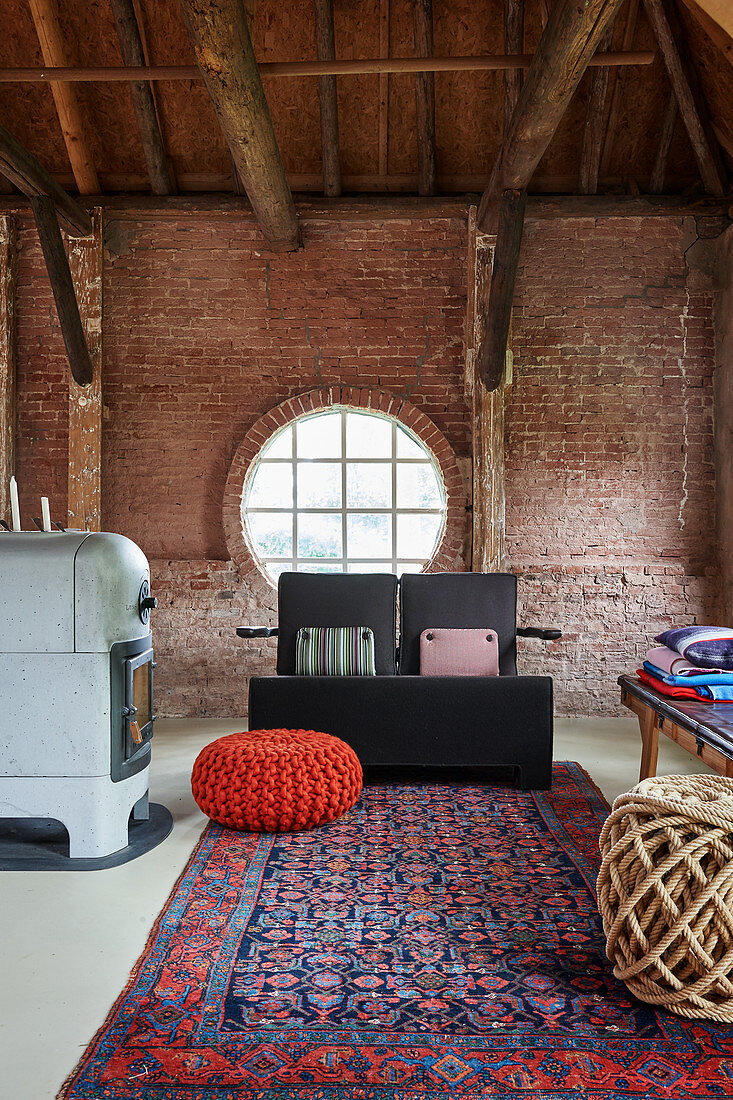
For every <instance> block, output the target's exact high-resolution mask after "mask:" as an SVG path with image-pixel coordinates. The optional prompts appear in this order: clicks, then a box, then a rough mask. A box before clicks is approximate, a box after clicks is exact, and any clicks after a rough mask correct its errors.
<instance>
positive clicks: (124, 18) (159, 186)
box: [110, 0, 176, 195]
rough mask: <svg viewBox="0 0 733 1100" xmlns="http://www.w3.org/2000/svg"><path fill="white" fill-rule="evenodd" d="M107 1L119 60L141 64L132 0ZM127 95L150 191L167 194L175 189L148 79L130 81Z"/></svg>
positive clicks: (144, 61) (141, 49)
mask: <svg viewBox="0 0 733 1100" xmlns="http://www.w3.org/2000/svg"><path fill="white" fill-rule="evenodd" d="M110 3H111V6H112V14H113V16H114V20H115V26H116V27H117V38H118V40H119V43H120V51H121V53H122V60H123V61H124V62H125V65H145V63H146V57H145V50H144V47H143V40H142V36H141V33H140V27H139V25H138V21H137V15H136V12H135V5H134V3H133V0H110ZM130 96H131V98H132V106H133V110H134V111H135V119H136V121H137V129H138V133H139V135H140V144H141V145H142V149H143V156H144V157H145V166H146V168H147V170H148V176H149V177H150V185H151V188H152V191H153V194H154V195H171V194H173V193H174V192H175V190H176V185H175V180H174V179H173V174H172V172H171V170H170V168H169V166H168V160H167V158H166V155H165V148H164V146H163V135H162V133H161V130H160V123H159V121H158V114H157V111H156V109H155V99H154V97H153V89H152V86H151V84H150V82H149V81H147V80H133V81H131V82H130Z"/></svg>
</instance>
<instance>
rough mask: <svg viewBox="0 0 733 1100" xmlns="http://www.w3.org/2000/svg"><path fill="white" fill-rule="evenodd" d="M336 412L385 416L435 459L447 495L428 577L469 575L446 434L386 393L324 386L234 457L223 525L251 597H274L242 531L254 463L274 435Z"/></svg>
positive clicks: (266, 423)
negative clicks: (244, 493) (407, 431)
mask: <svg viewBox="0 0 733 1100" xmlns="http://www.w3.org/2000/svg"><path fill="white" fill-rule="evenodd" d="M332 408H348V409H354V410H355V411H361V412H373V413H381V414H382V415H384V416H390V417H393V418H394V419H395V420H397V421H398V422H399V423H400V424H404V425H405V427H406V428H409V429H410V431H412V432H413V433H414V434H415V435H416V436H417V438H418V439H419V440H420V442H421V443H422V444H423V446H424V447H425V448H426V449H427V450H428V451H429V452H430V454H431V455H432V457H433V458H434V459H435V462H436V464H437V466H438V468H439V470H440V473H441V476H442V478H443V484H444V486H445V495H446V521H445V528H444V530H443V537H442V538H441V540H440V542H439V543H438V546H437V549H436V551H435V553H434V554H433V557H432V558H431V560H430V562H429V563H428V565H427V567H426V572H431V573H439V572H444V571H446V570H463V569H465V568H466V563H465V554H466V548H465V544H466V537H467V533H468V531H469V529H470V524H469V523H468V521H467V518H466V507H467V504H468V499H467V495H466V487H465V484H464V481H463V477H462V476H461V472H460V470H459V468H458V464H457V462H456V457H455V454H454V452H453V448H452V447H451V445H450V443H449V442H448V440H447V439H446V438H445V436H444V435H443V433H442V432H441V431H440V430H439V429H438V428H437V427H436V426H435V424H434V423H433V422H432V420H430V419H429V417H427V416H426V415H425V413H423V412H420V410H419V409H417V408H415V406H414V405H411V404H410V403H409V401H406V400H405V399H404V398H402V397H398V396H396V395H395V394H391V393H388V392H387V391H386V390H379V389H373V388H370V389H358V388H353V387H351V386H326V387H324V388H322V389H316V390H310V391H309V392H308V393H301V394H298V395H297V396H296V397H290V398H288V400H287V401H283V403H282V404H280V405H277V406H275V408H273V409H271V410H270V411H269V412H268V413H265V415H264V416H262V417H260V419H259V420H258V421H256V423H255V424H253V425H252V427H251V428H250V429H249V431H248V432H247V434H246V435H245V436H244V438H243V440H242V442H241V443H240V444H239V446H238V448H237V450H236V452H235V455H234V458H233V460H232V464H231V466H230V468H229V474H228V477H227V482H226V488H225V490H224V502H223V509H222V521H223V525H224V537H225V538H226V543H227V548H228V550H229V554H230V556H231V559H232V561H234V562H235V563H236V565H237V566H238V568H239V571H240V575H241V577H242V580H243V581H244V582H245V583H246V584H247V585H248V586H249V587H250V589H251V590H252V591H253V593H255V592H259V593H261V594H262V595H263V596H264V595H267V596H270V595H271V593H272V590H273V585H272V581H270V580H269V578H267V577H266V576H265V574H264V572H263V570H262V567H261V566H260V564H259V562H258V561H257V559H256V557H255V556H254V554H253V552H252V550H251V548H250V546H249V543H248V540H247V536H246V533H245V529H244V519H243V516H242V491H243V489H244V485H245V482H246V480H247V476H248V474H249V471H250V468H251V466H252V463H253V462H254V461H255V459H256V458H257V457H258V455H259V453H260V451H261V450H262V448H263V447H264V446H265V444H266V443H267V442H269V440H270V439H271V437H272V436H273V435H274V434H275V432H278V431H280V429H281V428H284V427H286V426H287V425H288V424H292V423H293V422H294V421H296V420H299V419H300V418H301V417H303V416H308V415H310V414H311V413H317V412H325V411H327V410H329V409H332Z"/></svg>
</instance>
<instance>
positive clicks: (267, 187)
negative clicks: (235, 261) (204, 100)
mask: <svg viewBox="0 0 733 1100" xmlns="http://www.w3.org/2000/svg"><path fill="white" fill-rule="evenodd" d="M181 11H182V13H183V17H184V20H185V22H186V25H187V27H188V33H189V37H190V39H191V44H192V46H193V50H194V53H195V55H196V61H197V63H198V66H199V69H200V70H201V75H202V76H203V78H204V83H205V84H206V88H207V91H208V93H209V96H210V98H211V101H212V103H213V105H214V110H215V111H216V115H217V118H218V119H219V125H220V126H221V129H222V131H223V133H224V136H225V138H226V140H227V144H228V145H229V148H230V150H231V154H232V157H233V158H234V162H235V164H236V166H237V171H238V172H239V175H240V177H241V180H242V183H243V185H244V187H245V189H246V191H247V195H248V197H249V201H250V202H251V203H252V208H253V210H254V211H255V214H256V216H257V221H258V223H259V225H260V228H261V230H262V232H263V234H264V236H265V238H266V240H267V242H268V244H269V246H270V247H271V248H273V249H275V250H286V251H288V250H293V249H295V248H298V247H299V246H300V230H299V228H298V218H297V215H296V213H295V206H294V204H293V196H292V194H291V193H290V186H289V184H288V181H287V178H286V176H285V168H284V167H283V162H282V157H281V156H280V150H279V148H278V144H277V139H276V137H275V130H274V128H273V125H272V118H271V117H270V108H269V107H268V105H267V99H266V97H265V91H264V88H263V87H262V80H261V79H260V73H259V69H258V67H257V61H256V60H255V55H254V50H253V49H252V40H251V38H250V34H249V27H248V26H247V17H246V14H245V9H244V5H243V4H242V0H181Z"/></svg>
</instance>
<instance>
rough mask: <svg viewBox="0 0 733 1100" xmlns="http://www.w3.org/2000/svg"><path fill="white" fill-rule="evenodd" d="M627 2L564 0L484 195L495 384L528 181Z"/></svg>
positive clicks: (482, 364) (485, 357)
mask: <svg viewBox="0 0 733 1100" xmlns="http://www.w3.org/2000/svg"><path fill="white" fill-rule="evenodd" d="M621 2H622V0H585V2H583V0H556V3H555V5H554V7H553V8H552V10H551V12H550V17H549V20H548V22H547V26H546V27H545V29H544V31H543V33H542V37H541V39H540V42H539V45H538V47H537V51H536V53H535V55H534V58H533V60H532V64H531V66H530V68H529V72H528V73H527V75H526V77H525V80H524V83H523V85H522V90H521V92H520V94H519V100H518V101H517V106H516V108H515V110H514V113H513V115H512V118H511V122H510V125H509V128H508V132H507V134H506V136H505V138H504V143H503V145H502V148H501V151H500V153H499V156H498V157H497V160H496V164H495V165H494V170H493V172H492V175H491V180H490V182H489V186H488V187H487V188H486V190H485V191H484V194H483V195H482V197H481V204H480V206H479V210H478V217H477V223H478V226H479V228H480V229H481V230H482V231H483V232H484V233H486V232H491V231H492V229H494V228H495V227H496V232H497V240H496V249H495V252H494V266H493V269H492V274H491V287H490V290H489V301H488V303H485V304H484V308H486V309H487V310H488V312H487V314H486V324H485V326H484V334H483V337H482V340H481V344H480V346H479V350H478V357H477V369H478V371H479V372H480V375H481V377H482V378H483V379H484V383H485V385H486V388H487V389H488V390H494V389H496V388H497V387H498V386H500V385H501V381H502V379H503V377H504V371H505V365H506V348H507V338H508V335H509V326H510V322H511V309H512V300H513V296H514V282H515V279H516V273H517V266H518V263H519V248H520V244H521V240H522V229H523V225H524V211H525V206H526V191H527V187H528V185H529V183H530V180H531V179H532V175H533V174H534V171H535V168H536V167H537V165H538V164H539V162H540V160H541V158H542V156H543V154H544V152H545V150H546V149H547V146H548V145H549V143H550V141H551V139H552V135H553V134H554V133H555V130H556V129H557V126H558V124H559V122H560V119H561V118H562V116H563V114H564V113H565V110H566V108H567V106H568V104H569V102H570V100H571V98H572V96H573V93H574V91H575V89H576V88H577V86H578V83H579V81H580V78H581V77H582V75H583V73H584V72H585V70H586V68H587V66H588V62H589V61H590V59H591V57H592V56H593V54H594V53H595V51H596V49H597V47H598V45H599V44H600V42H601V40H602V39H603V36H604V34H605V33H606V30H607V28H608V26H609V25H610V23H611V21H612V20H613V18H614V16H615V14H616V12H617V10H618V8H619V6H620V4H621ZM497 200H498V218H497ZM497 222H498V224H497Z"/></svg>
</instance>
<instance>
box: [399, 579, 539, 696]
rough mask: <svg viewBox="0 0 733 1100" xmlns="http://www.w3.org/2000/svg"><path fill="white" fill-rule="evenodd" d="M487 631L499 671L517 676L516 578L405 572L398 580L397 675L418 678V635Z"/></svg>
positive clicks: (503, 674)
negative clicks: (494, 637)
mask: <svg viewBox="0 0 733 1100" xmlns="http://www.w3.org/2000/svg"><path fill="white" fill-rule="evenodd" d="M439 626H444V627H491V628H492V629H493V630H495V631H496V633H497V634H498V635H499V672H500V674H501V675H502V676H514V675H516V672H517V639H516V631H517V578H516V577H515V576H514V574H513V573H406V574H405V575H404V576H403V577H401V578H400V675H401V676H417V675H419V673H420V635H421V634H422V632H423V630H428V629H429V628H430V627H439Z"/></svg>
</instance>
